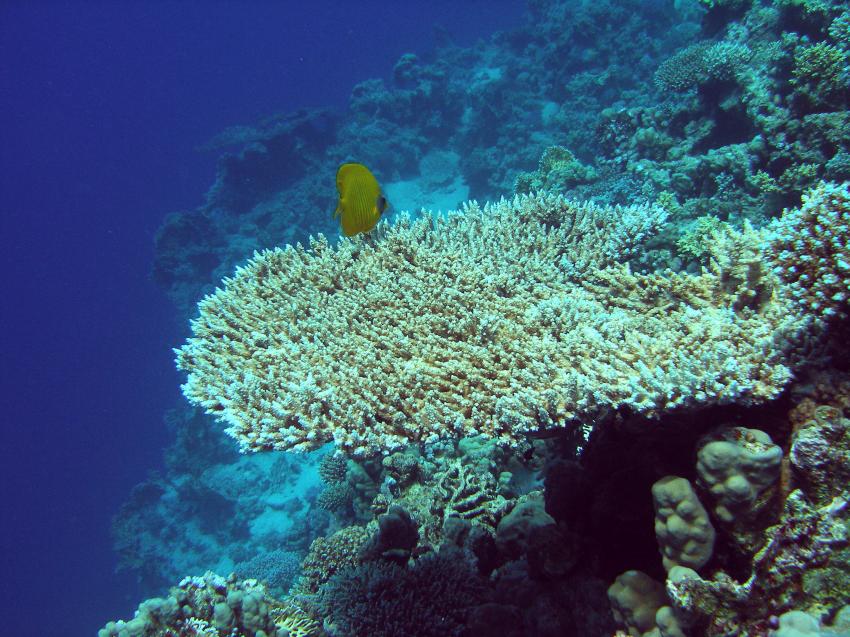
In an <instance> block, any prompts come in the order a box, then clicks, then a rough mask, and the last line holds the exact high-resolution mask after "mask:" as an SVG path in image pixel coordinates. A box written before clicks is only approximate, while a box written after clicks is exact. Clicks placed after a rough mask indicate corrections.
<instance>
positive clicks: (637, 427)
mask: <svg viewBox="0 0 850 637" xmlns="http://www.w3.org/2000/svg"><path fill="white" fill-rule="evenodd" d="M527 18H528V19H527V21H526V22H525V23H524V24H519V25H517V26H516V28H514V29H511V30H510V31H507V32H504V33H501V34H497V35H495V36H493V37H492V38H490V39H489V40H487V41H481V42H478V43H477V44H475V45H473V46H470V47H458V46H455V45H453V44H452V43H450V42H449V41H448V40H447V39H445V38H443V39H439V38H438V40H439V45H438V48H437V50H436V51H435V52H434V54H433V56H430V57H429V56H425V55H420V56H417V55H413V54H406V55H403V56H402V57H401V58H400V59H399V60H398V62H397V63H396V65H395V67H394V69H393V73H392V77H391V78H384V79H370V80H366V81H364V82H362V83H360V84H358V85H357V86H355V87H354V88H353V90H352V91H351V98H350V101H349V108H348V110H347V111H346V112H345V113H333V112H330V111H324V110H311V111H300V112H298V113H293V114H288V115H278V116H274V117H271V118H269V119H267V120H265V121H264V122H261V123H259V124H258V125H255V126H241V127H235V128H233V129H230V130H228V131H225V133H224V134H222V135H220V136H219V137H218V138H217V139H215V140H214V141H213V142H212V143H211V144H210V146H209V148H210V149H212V150H215V149H222V148H230V149H231V150H229V151H228V152H225V153H224V154H223V155H222V156H221V159H220V161H219V169H218V174H217V176H216V182H215V184H214V185H213V187H212V188H211V190H210V191H209V193H208V195H207V199H206V202H205V203H204V204H203V205H202V206H200V207H199V208H197V209H196V210H191V211H185V212H180V213H175V214H173V215H171V216H169V218H168V219H167V220H166V222H165V224H164V225H163V227H162V228H161V229H160V231H159V233H158V234H157V237H156V259H155V265H154V278H155V280H156V281H157V282H158V283H159V284H160V285H161V286H162V287H163V288H164V289H165V290H166V291H167V292H168V294H169V295H170V296H171V297H172V298H173V299H174V300H175V302H176V304H177V307H178V309H179V310H180V312H181V313H182V314H183V315H184V317H185V318H187V319H188V318H189V315H190V314H192V313H194V312H195V308H196V302H197V301H198V300H199V299H200V298H201V297H203V296H204V295H208V296H207V298H206V299H204V300H203V301H201V303H200V306H199V307H200V316H197V315H196V316H197V318H196V319H195V321H194V322H193V323H192V328H193V334H192V336H191V337H190V338H189V340H188V342H187V343H186V345H184V346H183V347H182V348H181V349H180V350H179V351H178V353H177V358H178V364H179V365H180V367H181V369H183V370H184V371H186V372H187V373H188V375H189V378H188V381H187V383H186V385H185V387H184V392H185V394H186V395H187V396H188V398H189V399H190V401H191V402H192V403H194V405H196V406H194V407H191V408H190V407H189V406H186V407H184V408H182V410H181V411H180V412H177V413H176V414H174V415H172V416H170V418H169V422H170V424H171V426H172V428H173V429H174V431H175V434H176V437H177V441H176V443H175V444H174V445H173V446H172V447H171V448H170V449H169V450H168V452H167V455H166V459H167V462H166V470H165V471H164V472H163V474H162V475H152V476H151V478H150V479H149V480H148V481H146V482H145V483H143V484H142V485H140V486H139V487H138V488H137V489H136V490H135V491H134V492H133V494H132V496H131V499H130V501H129V502H128V504H127V505H125V507H124V508H123V509H122V511H121V512H120V513H119V515H118V516H117V518H116V521H115V525H114V530H115V535H116V545H117V547H118V549H119V552H120V556H121V558H122V562H123V564H124V566H125V567H127V568H130V569H132V570H133V571H134V572H136V573H137V574H139V576H140V577H141V579H142V582H143V584H144V585H145V587H146V589H148V590H150V591H152V594H153V595H157V594H161V591H162V590H164V588H163V587H164V585H165V582H173V581H177V580H178V579H179V577H180V576H182V575H183V574H185V573H196V574H197V573H203V572H204V571H206V570H207V569H212V570H215V571H217V572H223V573H229V572H231V571H232V572H234V573H235V575H234V576H231V577H230V578H228V579H223V578H219V577H217V576H214V575H211V574H208V575H206V576H204V577H201V578H188V579H186V580H184V581H183V582H182V583H181V586H180V587H178V589H173V590H172V594H171V595H170V596H167V597H162V598H154V599H153V600H149V601H148V602H145V603H144V604H142V606H140V608H139V611H138V613H137V616H136V618H135V619H131V620H128V621H125V622H111V623H110V624H108V625H107V627H106V628H105V629H103V631H101V634H102V635H104V637H108V636H112V635H115V636H120V637H131V636H132V635H178V634H180V635H182V634H187V635H190V634H191V635H195V634H206V635H221V636H223V635H246V636H248V635H250V636H252V637H263V636H265V637H273V636H274V637H282V636H283V635H285V634H293V635H301V636H302V637H305V636H311V635H315V636H317V637H318V636H319V635H322V634H324V633H327V634H328V635H332V636H333V637H348V636H353V635H364V634H369V635H381V634H393V635H396V634H409V635H431V634H435V635H437V634H439V635H446V634H463V635H465V636H467V637H490V636H493V635H503V636H505V637H531V636H541V637H554V636H556V635H557V636H559V637H563V636H566V637H584V636H597V635H598V636H600V637H602V636H604V637H610V635H612V634H614V633H615V631H618V630H619V632H617V634H618V635H626V634H628V635H630V636H631V637H636V636H637V635H641V636H646V637H658V636H664V637H685V636H688V637H719V636H721V635H722V636H729V635H737V636H740V637H745V636H747V635H751V636H752V635H759V636H762V635H780V636H782V637H793V636H795V635H799V634H813V635H823V636H824V637H827V636H830V637H835V636H836V635H842V634H847V633H848V632H850V606H848V605H847V600H848V599H850V518H849V517H848V516H850V513H848V511H850V507H848V504H847V503H848V501H850V491H848V485H849V484H850V380H848V375H847V373H848V364H847V361H848V360H850V356H848V348H847V346H846V343H847V323H846V315H847V309H848V308H847V289H848V288H850V265H848V264H849V263H850V253H848V236H850V220H848V199H849V198H850V187H849V186H848V184H847V183H844V182H847V181H848V180H850V114H848V111H847V108H846V104H847V103H848V99H850V93H849V91H850V89H848V86H849V85H848V77H849V76H848V73H847V68H848V66H847V65H848V61H849V60H850V12H848V9H847V6H846V3H845V2H841V1H839V0H760V1H758V2H754V1H753V0H700V1H699V2H696V1H689V0H677V1H676V2H673V3H666V2H665V3H659V2H640V1H638V0H625V1H624V2H617V3H606V2H597V1H591V0H578V1H575V2H564V1H560V0H528V2H527ZM344 161H359V162H364V163H365V164H367V165H369V166H370V168H372V169H374V170H375V174H376V176H377V177H378V178H379V180H380V181H381V184H382V185H383V186H385V189H386V193H387V194H388V198H389V200H390V203H391V204H392V208H391V211H390V212H391V214H390V215H389V216H388V219H387V222H386V223H382V224H381V225H380V227H379V228H378V229H377V230H376V231H375V232H373V233H372V234H371V235H369V236H364V237H358V238H356V239H354V240H338V236H337V233H338V229H337V228H336V227H334V225H333V224H332V220H331V211H332V208H333V200H334V190H333V174H334V173H335V171H336V168H337V166H338V165H339V163H341V162H344ZM514 195H519V196H514ZM503 196H509V197H511V198H510V199H507V200H506V199H501V200H500V198H501V197H503ZM470 197H475V198H478V199H479V200H482V201H483V200H488V201H494V202H498V203H490V204H485V205H479V204H477V203H476V202H474V201H473V202H470V203H466V204H463V203H462V202H463V201H467V200H468V199H469V198H470ZM577 202H583V203H577ZM642 202H646V203H642ZM636 204H637V205H636ZM421 209H424V210H421ZM405 210H409V211H411V212H410V213H406V212H404V211H405ZM428 210H431V211H432V212H427V211H428ZM446 210H452V211H453V212H449V213H444V212H437V211H446ZM780 211H781V212H780ZM320 233H321V234H320ZM310 237H312V239H311V238H310ZM297 242H301V243H302V244H304V246H306V247H302V245H300V244H298V243H297ZM287 244H288V245H287ZM283 245H286V247H285V248H276V249H274V250H271V248H273V247H274V246H283ZM254 251H257V252H254ZM252 253H254V256H253V258H248V256H249V255H251V254H252ZM246 259H247V260H246ZM234 270H236V273H235V274H231V273H232V272H233V271H234ZM219 280H223V281H224V283H223V285H222V287H221V289H215V288H214V284H215V283H214V282H216V281H219ZM202 409H203V410H206V411H207V412H209V413H211V414H212V415H213V416H214V417H215V418H217V419H218V420H219V421H222V420H223V421H224V422H225V424H226V425H227V427H228V430H229V433H230V434H231V435H232V436H234V437H236V439H237V441H238V442H239V445H240V448H241V449H242V450H243V451H244V450H251V451H265V452H266V453H263V454H247V455H245V456H239V455H237V454H236V453H235V450H234V449H233V445H231V444H229V442H230V441H226V440H224V436H223V435H221V431H220V429H219V428H217V427H216V426H215V422H214V419H213V418H209V417H207V416H206V415H205V414H202V413H201V410H202ZM329 441H333V442H334V443H335V447H334V448H333V449H327V448H322V449H318V448H320V447H322V445H324V444H325V443H326V442H329ZM329 446H330V445H329ZM316 449H318V450H317V451H316V452H315V453H312V454H311V453H305V454H286V453H283V452H282V451H281V450H285V451H291V450H295V451H311V450H316ZM270 450H274V451H270ZM305 553H306V556H305V557H304V559H303V561H302V563H301V565H300V566H299V565H298V564H297V560H298V559H299V558H301V556H302V555H305ZM299 573H300V577H299V576H298V574H299ZM245 578H255V579H256V580H262V581H255V579H245ZM293 578H295V579H294V580H293ZM290 584H291V587H290V590H289V591H288V594H289V595H290V596H289V597H287V591H286V588H287V587H289V586H290Z"/></svg>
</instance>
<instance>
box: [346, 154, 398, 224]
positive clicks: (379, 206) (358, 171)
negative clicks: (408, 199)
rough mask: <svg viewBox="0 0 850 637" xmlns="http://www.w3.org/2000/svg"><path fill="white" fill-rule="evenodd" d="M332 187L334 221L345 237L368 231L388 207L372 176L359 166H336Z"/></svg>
mask: <svg viewBox="0 0 850 637" xmlns="http://www.w3.org/2000/svg"><path fill="white" fill-rule="evenodd" d="M336 188H337V190H338V191H339V203H338V204H337V207H336V212H334V218H336V217H339V218H340V223H341V224H342V232H343V234H344V235H345V236H346V237H350V236H352V235H355V234H357V233H359V232H369V231H370V230H371V229H372V228H374V227H375V224H377V223H378V219H380V218H381V214H383V212H384V211H385V210H386V209H387V207H388V206H389V202H387V199H386V197H384V195H383V193H382V192H381V187H380V185H378V180H377V179H375V175H373V174H372V173H371V171H370V170H369V169H368V168H366V166H364V165H363V164H343V165H342V166H340V167H339V170H338V171H337V173H336Z"/></svg>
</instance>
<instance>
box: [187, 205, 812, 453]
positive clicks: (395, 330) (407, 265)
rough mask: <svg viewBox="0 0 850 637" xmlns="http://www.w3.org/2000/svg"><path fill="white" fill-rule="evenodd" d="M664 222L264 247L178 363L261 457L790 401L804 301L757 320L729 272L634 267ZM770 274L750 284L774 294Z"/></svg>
mask: <svg viewBox="0 0 850 637" xmlns="http://www.w3.org/2000/svg"><path fill="white" fill-rule="evenodd" d="M663 220H664V212H663V211H661V210H660V209H657V208H654V207H641V206H633V207H623V208H620V207H617V208H609V207H597V206H594V205H590V204H581V205H580V204H575V203H572V202H569V201H567V200H565V199H563V198H561V197H556V196H542V195H538V196H524V197H517V198H515V199H513V200H511V201H504V200H503V201H502V202H500V203H497V204H488V205H486V206H484V207H483V208H482V207H481V206H479V205H478V204H477V203H475V202H472V203H470V204H467V205H466V206H465V207H464V209H463V210H462V211H460V212H457V213H454V214H450V215H449V216H448V217H446V218H441V217H439V216H436V215H429V214H425V215H424V216H422V217H421V218H419V219H417V220H411V219H409V218H406V217H402V219H401V220H400V221H399V222H397V223H395V224H394V225H387V224H382V225H381V226H379V228H378V230H377V231H376V232H375V233H374V234H373V235H372V236H366V237H362V238H360V237H356V238H353V239H346V240H342V241H340V243H339V244H338V245H337V246H336V247H331V246H330V245H329V243H328V242H327V240H326V239H325V238H324V237H322V236H319V237H318V238H316V239H313V240H312V241H311V245H310V247H309V249H305V248H303V247H301V246H300V245H299V246H296V247H293V246H287V247H286V248H284V249H275V250H268V251H265V252H262V253H257V254H255V255H254V258H253V259H251V260H250V261H249V262H248V263H247V264H246V265H245V266H244V267H241V268H239V269H237V271H236V273H235V275H234V276H233V277H232V278H229V279H226V280H225V281H224V287H223V288H222V289H218V290H216V292H215V293H213V294H211V295H210V296H208V297H207V298H205V299H204V300H203V301H201V303H200V304H199V309H200V315H199V317H198V318H196V319H195V320H194V321H193V322H192V330H193V332H194V336H193V337H192V338H190V339H189V340H188V342H187V343H186V344H185V345H184V346H183V347H182V348H181V349H179V350H177V365H178V367H179V368H180V369H182V370H185V371H187V372H188V380H187V382H186V384H185V385H184V386H183V392H184V394H185V395H186V396H187V398H188V399H189V400H190V401H192V402H193V403H197V404H199V405H202V406H203V407H204V408H205V409H206V410H207V411H208V412H209V413H211V414H213V415H215V416H217V417H218V418H220V419H221V420H223V421H225V423H226V424H227V425H228V433H229V434H230V435H232V436H233V437H234V438H236V439H237V440H238V442H239V443H240V446H241V448H242V450H243V451H246V450H252V451H257V450H264V449H283V450H286V449H293V450H307V449H311V448H314V447H317V446H319V445H321V444H322V443H324V442H326V441H328V440H334V441H335V442H336V444H337V445H338V446H339V447H341V448H342V449H345V450H347V451H349V452H353V453H360V454H370V453H375V452H377V451H380V450H387V449H393V448H397V447H400V446H402V445H404V444H407V443H409V442H410V441H422V440H429V439H435V438H438V437H441V436H460V435H470V434H473V433H482V434H485V435H487V436H490V437H493V438H497V439H499V440H501V441H503V442H506V443H512V442H515V441H516V440H517V439H518V438H520V437H521V436H522V435H523V434H524V433H525V432H528V431H532V430H537V429H540V428H542V427H552V426H562V425H564V424H566V423H567V422H569V421H570V420H572V419H577V418H583V419H586V420H590V421H592V420H593V419H595V418H598V417H599V416H601V415H604V414H605V413H607V412H608V411H610V410H611V409H615V408H618V407H622V406H628V407H630V408H631V409H632V410H634V411H637V412H641V413H645V414H648V415H655V414H657V413H659V412H661V411H664V410H667V409H670V408H673V407H676V406H680V405H688V404H707V403H723V402H731V401H735V400H738V401H742V402H751V401H758V400H763V399H765V398H768V397H772V396H774V395H775V394H776V393H777V392H778V391H779V390H780V389H781V388H782V386H783V385H784V384H785V382H786V381H787V380H788V378H789V376H790V372H789V368H788V359H787V353H788V351H789V349H790V344H791V343H792V342H793V339H794V337H795V336H796V333H797V332H798V331H799V330H800V329H801V327H802V326H803V324H804V323H805V321H804V320H803V319H802V318H801V316H800V314H801V311H800V310H798V309H797V308H798V306H796V305H795V304H793V303H792V302H790V300H788V299H786V298H785V297H784V296H783V295H779V294H773V295H763V294H759V295H758V298H760V299H762V297H766V298H763V299H762V301H760V303H759V306H758V307H750V306H748V305H747V304H743V305H744V306H743V307H740V305H741V304H738V303H736V299H738V297H739V296H740V290H737V291H735V290H731V289H729V274H728V272H726V273H724V272H722V271H715V272H704V273H703V274H701V275H698V276H691V275H684V274H679V275H674V274H665V275H661V274H649V275H642V274H635V273H632V272H631V271H630V270H629V268H628V266H625V265H621V264H619V263H617V261H618V260H621V259H623V258H624V257H627V256H629V255H630V254H631V252H632V251H633V250H634V249H635V247H636V246H637V245H638V244H639V243H640V241H642V240H643V239H644V238H645V237H647V236H648V235H650V234H652V233H653V232H654V231H655V230H656V229H657V228H658V227H659V226H660V224H661V223H662V222H663ZM750 234H752V235H754V236H761V235H757V233H750ZM727 243H728V241H727ZM727 247H728V246H727ZM741 252H742V253H743V252H746V251H741ZM726 260H727V261H728V260H729V258H728V257H727V258H726ZM735 265H736V264H734V263H733V264H728V266H727V267H728V268H729V269H731V270H734V267H735ZM716 269H717V270H721V269H722V268H721V266H717V267H716ZM747 271H748V272H750V273H751V274H752V272H757V273H760V272H761V269H759V268H754V267H752V266H748V268H747ZM764 276H768V277H775V275H774V274H773V273H772V272H771V271H770V269H769V268H768V269H767V272H766V273H765V274H764ZM752 278H753V277H752V276H750V275H748V276H747V277H743V280H740V281H738V283H737V284H736V285H737V286H738V287H739V288H740V287H741V286H746V285H750V284H752V285H760V286H762V287H764V282H763V281H761V282H759V281H750V279H752Z"/></svg>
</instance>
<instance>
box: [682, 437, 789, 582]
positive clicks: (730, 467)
mask: <svg viewBox="0 0 850 637" xmlns="http://www.w3.org/2000/svg"><path fill="white" fill-rule="evenodd" d="M781 462H782V449H781V448H780V447H778V446H777V445H775V444H773V441H772V440H771V439H770V436H769V435H767V434H766V433H765V432H763V431H759V430H758V429H747V428H745V427H728V428H724V429H720V430H718V431H716V432H714V433H712V434H709V436H708V437H707V438H706V439H704V440H703V441H702V443H701V445H700V448H699V451H698V452H697V474H698V476H699V482H700V484H701V485H702V486H703V488H705V490H706V491H708V493H709V494H710V495H711V498H712V499H713V501H714V514H715V515H716V516H717V517H718V518H719V519H720V520H722V521H723V522H725V523H727V524H731V523H734V522H735V521H742V522H743V521H746V520H749V519H751V518H752V516H753V515H755V514H757V513H758V512H759V511H760V510H761V508H762V507H763V504H764V498H763V497H762V496H763V495H764V494H765V492H766V491H767V490H768V489H769V488H770V487H771V486H772V485H773V484H774V483H775V482H776V481H777V480H778V479H779V473H780V463H781ZM686 566H689V565H686Z"/></svg>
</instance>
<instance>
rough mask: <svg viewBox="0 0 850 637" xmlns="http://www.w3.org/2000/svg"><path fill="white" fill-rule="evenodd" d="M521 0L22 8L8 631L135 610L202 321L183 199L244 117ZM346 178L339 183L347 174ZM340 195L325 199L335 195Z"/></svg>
mask: <svg viewBox="0 0 850 637" xmlns="http://www.w3.org/2000/svg"><path fill="white" fill-rule="evenodd" d="M522 10H523V3H522V2H519V1H507V0H505V1H495V0H464V1H463V2H457V1H446V0H430V1H429V2H417V3H414V2H409V3H408V2H401V3H399V2H377V1H369V2H363V1H359V2H345V1H343V0H339V1H336V2H333V1H329V0H320V1H316V2H311V3H309V7H308V3H302V2H294V1H290V2H274V3H272V2H268V3H252V4H249V5H246V4H244V3H236V2H233V3H231V2H215V3H208V2H132V3H111V2H37V3H28V2H27V3H25V2H8V1H7V2H4V3H3V4H2V5H0V118H1V119H0V121H2V129H0V130H2V136H1V137H0V224H2V225H0V240H2V250H0V258H1V259H2V268H3V276H2V279H0V280H2V286H3V289H2V299H3V307H2V311H0V338H2V364H0V374H2V376H1V377H0V400H2V404H0V408H2V415H3V417H2V419H1V420H0V422H2V428H3V432H2V445H0V453H2V458H0V467H2V479H0V489H2V511H3V514H2V515H3V523H2V531H0V538H2V544H1V545H0V546H2V572H3V573H4V577H3V582H2V584H0V613H1V614H2V618H3V620H2V629H0V633H2V634H4V635H15V636H16V637H28V636H30V635H33V636H35V635H39V636H44V637H50V636H52V635H57V636H58V635H84V634H93V633H94V632H95V631H96V630H97V628H98V627H100V626H102V625H103V624H104V623H105V622H106V621H107V620H108V619H111V618H116V617H130V616H132V611H133V609H135V607H136V605H137V604H138V602H139V601H140V597H139V594H138V593H139V592H138V591H137V590H136V587H135V584H134V581H133V579H132V577H130V576H126V575H116V573H115V572H114V569H115V556H114V554H113V551H112V546H111V540H110V537H109V525H110V518H111V516H112V515H113V514H114V513H115V511H116V510H117V509H118V507H119V506H120V504H121V503H122V502H123V501H124V500H125V499H126V497H127V494H128V492H129V491H130V489H131V488H132V486H133V485H134V484H136V483H138V482H140V481H141V480H143V479H144V478H145V477H146V476H147V474H148V472H149V471H151V470H152V469H155V468H156V467H157V466H158V465H159V464H160V463H161V459H162V450H163V447H164V446H165V445H166V444H168V442H169V435H168V433H167V431H166V429H165V426H164V425H163V413H164V411H165V410H166V409H167V408H168V407H170V406H172V405H174V404H175V403H177V401H178V400H180V397H179V395H178V393H179V382H180V378H179V376H178V375H177V373H176V372H175V371H174V366H173V363H172V352H171V349H170V348H171V347H173V346H175V345H177V344H179V342H180V340H181V338H182V336H183V335H184V333H185V329H186V326H185V325H184V323H183V321H182V319H178V317H177V316H176V313H175V312H174V309H173V307H172V305H171V304H170V302H169V301H168V300H166V298H165V297H164V295H163V294H162V293H161V292H159V291H158V290H157V289H156V287H155V286H154V284H153V282H152V281H151V279H150V275H149V272H150V269H151V260H152V252H153V236H154V232H155V231H156V229H157V228H158V227H159V225H160V224H161V222H162V220H163V218H164V217H165V214H166V213H167V212H169V211H174V210H180V209H187V208H190V207H194V206H196V205H198V204H199V203H201V201H202V200H203V195H204V192H205V190H206V189H207V188H208V187H209V185H210V184H211V183H212V181H213V177H214V160H215V156H213V155H208V154H203V153H199V152H197V151H196V148H197V147H198V146H200V145H202V144H203V143H204V142H206V141H207V140H209V139H210V138H211V137H212V136H213V135H215V134H216V133H217V132H219V131H220V130H222V129H223V128H225V127H227V126H230V125H235V124H241V123H249V122H251V121H253V120H255V119H256V118H258V117H262V116H264V115H268V114H271V113H275V112H279V111H289V110H292V109H294V108H298V107H302V106H332V107H338V108H343V107H344V105H345V103H346V100H347V98H348V95H349V93H350V90H351V87H352V86H353V85H354V84H355V83H356V82H358V81H360V80H363V79H366V78H369V77H387V76H388V75H389V73H390V71H391V70H392V66H393V64H394V63H395V61H396V60H397V59H398V57H399V56H400V55H401V54H402V53H405V52H416V53H419V54H423V53H427V52H428V51H429V50H430V48H431V47H432V46H433V29H434V25H435V24H438V23H439V24H441V25H443V26H444V27H445V28H446V29H447V30H448V32H449V33H450V34H451V35H452V36H454V38H455V39H456V41H457V42H458V43H459V44H465V45H468V44H471V43H473V42H474V41H475V40H476V39H477V38H479V37H484V36H486V35H488V34H490V33H492V32H493V31H495V30H498V29H506V28H510V27H511V26H513V25H515V24H516V23H517V22H518V21H519V19H520V16H521V14H522ZM329 183H332V181H330V180H329ZM325 212H326V211H322V212H321V214H325Z"/></svg>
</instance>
